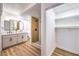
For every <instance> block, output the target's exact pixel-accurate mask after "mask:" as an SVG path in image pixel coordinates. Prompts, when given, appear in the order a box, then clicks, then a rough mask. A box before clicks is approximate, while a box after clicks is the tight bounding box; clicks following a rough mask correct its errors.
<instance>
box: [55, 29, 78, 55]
mask: <svg viewBox="0 0 79 59" xmlns="http://www.w3.org/2000/svg"><path fill="white" fill-rule="evenodd" d="M56 41H57V47H59V48H61V49H64V50H67V51H70V52H72V53H75V54H79V28H57V29H56Z"/></svg>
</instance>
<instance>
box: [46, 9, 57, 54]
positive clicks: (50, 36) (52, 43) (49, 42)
mask: <svg viewBox="0 0 79 59" xmlns="http://www.w3.org/2000/svg"><path fill="white" fill-rule="evenodd" d="M55 48H56V40H55V13H54V11H53V9H49V10H47V11H46V55H51V53H52V52H53V51H54V49H55Z"/></svg>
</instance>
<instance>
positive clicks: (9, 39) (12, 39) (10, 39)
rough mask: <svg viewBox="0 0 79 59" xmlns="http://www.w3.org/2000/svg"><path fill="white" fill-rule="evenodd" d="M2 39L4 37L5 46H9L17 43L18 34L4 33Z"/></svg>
mask: <svg viewBox="0 0 79 59" xmlns="http://www.w3.org/2000/svg"><path fill="white" fill-rule="evenodd" d="M2 39H3V40H2V41H3V48H6V47H9V46H11V45H14V44H16V43H17V37H16V35H3V36H2Z"/></svg>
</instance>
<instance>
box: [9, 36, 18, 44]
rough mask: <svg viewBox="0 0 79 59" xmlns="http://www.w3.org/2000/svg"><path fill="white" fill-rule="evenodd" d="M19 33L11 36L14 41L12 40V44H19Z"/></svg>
mask: <svg viewBox="0 0 79 59" xmlns="http://www.w3.org/2000/svg"><path fill="white" fill-rule="evenodd" d="M17 39H18V38H17V35H11V36H10V40H12V41H10V45H14V44H17Z"/></svg>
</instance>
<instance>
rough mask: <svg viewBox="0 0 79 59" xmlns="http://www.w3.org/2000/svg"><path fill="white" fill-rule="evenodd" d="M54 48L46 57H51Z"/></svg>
mask: <svg viewBox="0 0 79 59" xmlns="http://www.w3.org/2000/svg"><path fill="white" fill-rule="evenodd" d="M55 48H56V47H55ZM55 48H54V49H53V50H52V51H51V52H50V53H49V55H48V56H51V55H52V53H53V52H54V50H55Z"/></svg>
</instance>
